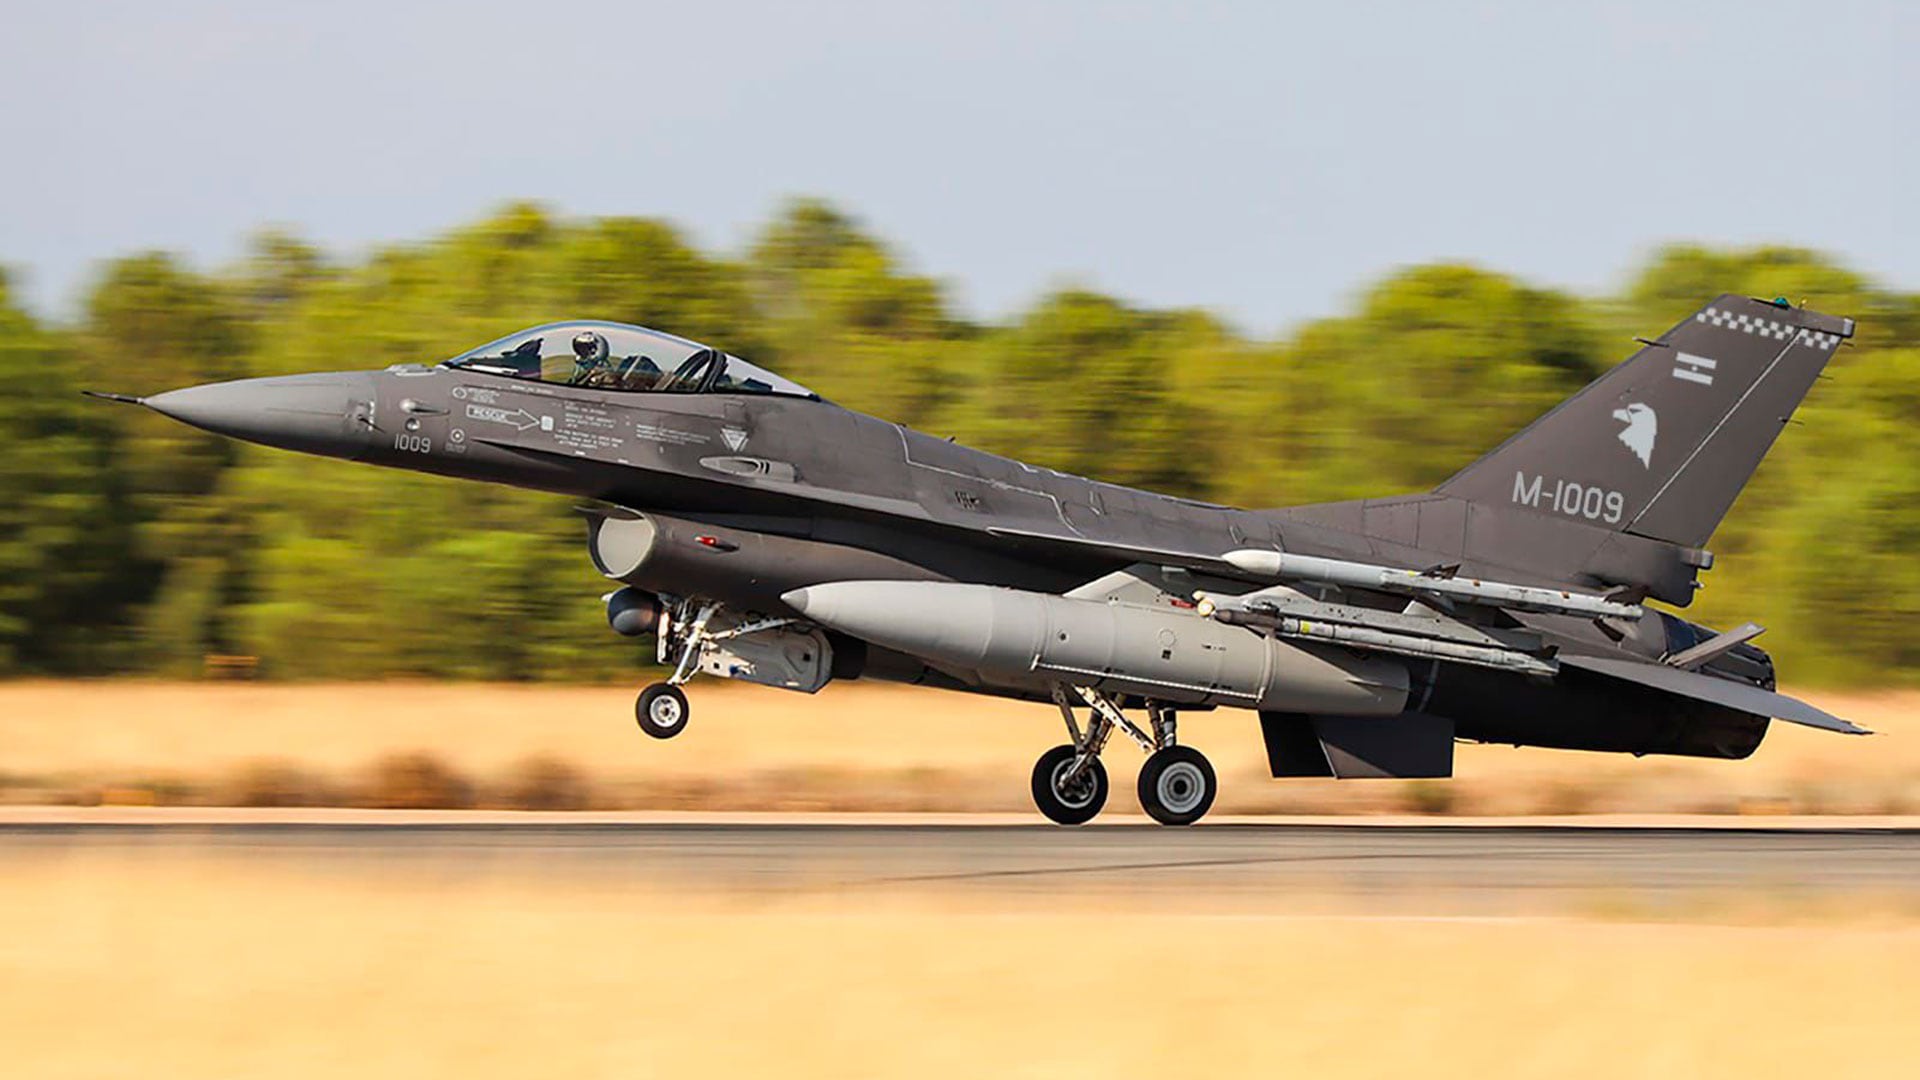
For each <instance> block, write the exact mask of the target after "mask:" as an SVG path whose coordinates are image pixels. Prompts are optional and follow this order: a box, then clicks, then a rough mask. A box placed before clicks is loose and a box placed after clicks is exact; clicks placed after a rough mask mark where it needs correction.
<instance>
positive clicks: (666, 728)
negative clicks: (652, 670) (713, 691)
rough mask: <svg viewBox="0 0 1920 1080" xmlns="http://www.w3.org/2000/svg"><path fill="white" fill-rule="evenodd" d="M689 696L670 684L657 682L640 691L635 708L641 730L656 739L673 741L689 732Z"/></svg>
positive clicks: (634, 712) (634, 713)
mask: <svg viewBox="0 0 1920 1080" xmlns="http://www.w3.org/2000/svg"><path fill="white" fill-rule="evenodd" d="M690 712H691V710H690V709H688V708H687V695H685V694H683V693H681V692H680V688H679V687H677V686H673V685H671V684H669V683H663V682H657V683H654V684H653V685H652V686H649V687H647V688H646V689H645V690H642V691H640V700H639V702H637V703H636V704H635V705H634V707H633V715H634V717H635V718H636V719H637V720H639V721H640V730H641V731H644V732H646V733H647V734H649V735H651V736H653V737H654V738H656V739H671V738H673V737H674V736H675V735H678V734H680V733H681V732H683V731H685V730H687V716H688V715H689V713H690Z"/></svg>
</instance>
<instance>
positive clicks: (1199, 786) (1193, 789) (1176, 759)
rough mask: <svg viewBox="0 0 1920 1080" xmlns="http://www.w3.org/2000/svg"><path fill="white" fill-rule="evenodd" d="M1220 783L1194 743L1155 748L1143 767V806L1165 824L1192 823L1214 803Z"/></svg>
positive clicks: (1141, 774) (1149, 815)
mask: <svg viewBox="0 0 1920 1080" xmlns="http://www.w3.org/2000/svg"><path fill="white" fill-rule="evenodd" d="M1219 790H1220V785H1219V782H1218V781H1217V780H1215V779H1214V776H1213V766H1212V765H1211V764H1209V763H1208V762H1207V758H1206V755H1205V754H1202V753H1201V752H1200V751H1198V750H1195V749H1194V748H1193V747H1191V746H1169V747H1167V748H1166V749H1164V750H1155V751H1154V752H1153V753H1152V754H1151V755H1149V756H1148V757H1147V762H1146V764H1144V765H1142V766H1140V805H1141V806H1142V807H1144V808H1145V809H1146V811H1147V816H1148V817H1150V818H1152V819H1153V820H1155V821H1157V822H1159V823H1160V824H1162V825H1191V824H1193V823H1194V822H1196V821H1199V820H1200V818H1201V817H1202V816H1204V815H1205V814H1206V812H1207V811H1208V810H1209V809H1210V808H1211V807H1212V806H1213V796H1214V794H1215V793H1216V792H1218V791H1219Z"/></svg>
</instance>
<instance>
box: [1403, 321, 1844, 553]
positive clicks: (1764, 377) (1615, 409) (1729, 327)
mask: <svg viewBox="0 0 1920 1080" xmlns="http://www.w3.org/2000/svg"><path fill="white" fill-rule="evenodd" d="M1852 336H1853V320H1852V319H1842V318H1835V317H1834V316H1831V315H1822V314H1819V313H1817V312H1813V311H1807V310H1804V309H1801V308H1792V307H1788V306H1786V304H1785V302H1784V301H1775V302H1772V303H1769V302H1767V301H1764V300H1754V299H1750V298H1748V297H1744V296H1737V295H1733V294H1728V295H1726V296H1722V297H1720V298H1719V299H1717V300H1715V301H1713V302H1712V303H1710V304H1708V305H1707V306H1706V307H1704V308H1702V309H1701V310H1699V311H1698V312H1695V313H1694V314H1693V315H1691V316H1689V317H1688V318H1687V319H1686V320H1685V321H1684V322H1681V323H1680V324H1679V325H1677V326H1675V327H1674V328H1673V329H1671V330H1668V331H1667V332H1666V333H1664V334H1662V335H1660V337H1658V338H1656V339H1654V340H1652V341H1646V340H1645V339H1642V341H1643V344H1644V345H1645V347H1644V348H1642V349H1641V350H1640V351H1639V352H1637V353H1635V354H1633V356H1631V357H1629V358H1628V359H1627V360H1626V362H1624V363H1622V364H1620V365H1619V366H1617V367H1615V368H1613V369H1612V370H1611V371H1608V372H1607V373H1606V374H1604V375H1602V376H1600V378H1598V379H1596V380H1594V381H1593V382H1592V383H1590V384H1588V386H1587V387H1586V388H1585V389H1583V390H1581V391H1580V392H1579V393H1577V394H1575V395H1573V396H1572V397H1570V398H1568V399H1567V400H1566V401H1564V402H1562V403H1561V404H1560V405H1559V406H1558V407H1556V408H1555V409H1554V410H1553V411H1551V412H1549V413H1547V414H1546V415H1545V416H1542V417H1541V418H1540V419H1538V420H1536V421H1534V422H1533V423H1532V424H1531V425H1529V426H1528V427H1527V428H1526V429H1525V430H1523V431H1521V432H1520V433H1519V434H1517V435H1515V436H1513V437H1512V438H1510V439H1508V440H1507V441H1506V442H1504V443H1502V444H1500V445H1499V446H1498V447H1496V448H1495V449H1494V450H1493V451H1492V452H1491V453H1489V454H1487V455H1486V456H1485V457H1483V458H1481V459H1480V460H1478V461H1476V462H1474V463H1473V464H1471V465H1469V466H1467V467H1466V468H1465V469H1462V470H1461V471H1460V472H1458V473H1456V474H1455V475H1454V476H1453V477H1452V478H1451V479H1449V480H1447V481H1446V482H1445V483H1443V484H1441V485H1440V486H1439V487H1438V488H1436V489H1435V491H1436V492H1437V493H1439V494H1442V495H1450V496H1453V497H1455V498H1460V499H1466V500H1468V501H1471V502H1476V503H1483V504H1489V505H1498V506H1518V507H1520V508H1523V509H1526V510H1532V511H1537V512H1539V513H1543V514H1553V515H1558V516H1562V517H1567V518H1572V519H1574V520H1577V521H1582V522H1585V523H1588V524H1591V525H1596V526H1600V527H1602V528H1611V529H1616V530H1619V531H1621V532H1628V533H1632V534H1634V535H1636V536H1642V537H1646V538H1648V539H1652V540H1661V541H1665V542H1667V543H1671V544H1677V545H1680V546H1681V547H1687V548H1697V547H1702V546H1704V545H1705V544H1706V542H1707V538H1708V537H1709V536H1711V535H1712V534H1713V530H1714V529H1715V528H1716V527H1718V526H1719V524H1720V519H1721V518H1723V517H1725V516H1726V513H1727V509H1728V508H1729V507H1731V506H1732V505H1733V501H1734V499H1735V498H1736V497H1737V496H1738V495H1739V494H1740V489H1741V488H1743V487H1745V486H1746V483H1747V480H1748V479H1749V478H1750V477H1752V476H1753V471H1754V469H1755V468H1756V467H1758V466H1759V464H1760V459H1761V458H1762V457H1764V456H1766V453H1767V450H1768V449H1769V448H1770V447H1772V446H1773V440H1774V439H1775V438H1777V437H1778V436H1779V434H1780V429H1781V428H1782V427H1783V426H1785V424H1786V423H1787V421H1788V419H1789V418H1790V417H1792V415H1793V411H1794V409H1795V408H1797V407H1798V406H1799V404H1800V401H1801V399H1802V398H1804V397H1805V396H1806V394H1807V391H1808V389H1809V388H1811V387H1812V386H1813V381H1814V379H1815V378H1817V377H1818V376H1819V374H1820V370H1821V369H1822V368H1824V367H1825V366H1826V364H1827V360H1828V358H1829V357H1831V356H1832V355H1833V352H1834V350H1835V349H1836V348H1838V347H1839V345H1840V343H1841V342H1842V341H1844V340H1846V339H1847V338H1850V337H1852Z"/></svg>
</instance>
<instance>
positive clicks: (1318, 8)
mask: <svg viewBox="0 0 1920 1080" xmlns="http://www.w3.org/2000/svg"><path fill="white" fill-rule="evenodd" d="M4 13H5V19H4V24H5V32H4V33H0V148H4V152H5V153H6V156H7V158H8V159H9V160H8V162H7V164H6V165H5V167H4V168H0V265H4V266H5V267H6V268H7V271H8V273H9V275H10V277H11V278H12V280H13V281H14V284H15V290H16V293H17V294H24V299H25V301H26V302H27V303H28V304H29V305H30V306H31V307H32V308H33V309H34V310H35V311H36V312H38V313H40V314H42V315H46V316H49V317H56V318H67V317H71V316H72V315H73V313H74V312H75V311H77V310H78V309H79V308H80V306H81V304H82V301H83V298H84V295H85V291H86V288H87V284H88V282H89V281H90V280H91V275H92V274H93V273H94V272H96V271H97V269H98V266H99V263H100V261H101V260H103V259H107V258H111V257H113V256H116V255H123V254H127V253H129V252H133V251H138V250H146V249H154V248H160V249H166V250H170V251H175V252H180V253H183V254H185V255H186V256H187V257H189V258H190V259H191V260H192V261H193V262H194V263H195V264H196V265H199V266H202V267H207V268H211V267H215V266H218V265H219V264H220V263H221V262H222V261H224V260H229V259H232V258H234V257H235V256H236V255H237V253H238V252H239V251H241V250H242V249H243V246H244V243H245V240H246V238H247V236H248V235H249V234H250V233H251V232H253V231H254V230H256V229H257V228H259V227H261V226H263V225H268V224H274V225H284V226H288V227H291V228H293V229H294V230H296V231H297V232H299V233H301V234H302V235H304V236H305V237H307V238H308V239H310V240H312V241H314V242H316V243H319V244H320V245H322V246H323V247H325V248H326V249H328V250H329V251H330V252H332V253H334V254H336V255H337V256H339V257H341V258H354V257H358V256H361V255H364V254H365V253H366V252H367V251H368V250H370V249H371V248H372V247H373V246H376V245H379V244H384V243H391V242H395V241H417V240H423V239H426V238H428V237H430V236H432V235H433V234H435V233H437V232H439V231H442V230H445V229H447V228H449V227H452V226H455V225H458V224H460V223H462V222H466V221H470V220H472V219H474V218H476V217H478V216H480V215H482V214H484V213H486V212H488V211H489V210H491V209H493V208H495V207H497V206H499V205H500V204H502V203H503V202H506V201H508V200H512V199H523V198H530V199H536V200H539V201H541V202H544V203H546V204H548V205H549V206H551V207H552V208H553V209H555V210H556V211H557V212H560V213H562V214H565V215H570V216H591V215H603V214H621V215H641V216H657V217H664V218H667V219H670V220H672V221H674V222H675V223H677V224H679V225H681V226H682V227H683V228H685V229H686V230H687V231H688V233H689V235H690V237H691V238H692V239H693V240H695V241H696V242H697V243H699V244H700V245H702V246H703V247H706V248H709V249H713V250H719V251H728V252H734V251H740V250H742V249H744V247H745V246H746V245H747V244H748V243H749V242H750V241H751V238H752V236H753V234H754V231H755V229H756V228H757V227H758V226H759V225H761V224H762V223H764V222H765V221H766V220H767V218H768V217H769V216H770V215H771V214H772V213H773V212H774V211H775V209H776V207H777V206H778V205H779V203H780V201H781V200H782V199H783V198H786V197H789V196H793V195H817V196H822V197H825V198H828V199H830V200H833V201H835V202H836V203H837V204H839V205H840V206H841V207H842V208H843V209H846V210H848V211H851V212H852V213H854V214H855V215H856V216H857V217H859V218H860V219H861V220H862V221H864V222H865V223H866V225H867V226H868V227H869V228H871V229H872V230H874V231H875V232H876V233H878V234H879V235H881V236H882V237H883V238H885V239H886V240H887V241H888V242H889V243H891V244H892V245H893V246H894V248H895V250H896V251H897V252H898V253H899V254H900V255H901V256H902V257H903V258H904V259H905V260H906V262H907V263H908V265H909V266H910V267H911V268H912V269H913V270H915V271H917V272H920V273H926V274H931V275H933V276H935V277H938V278H940V279H941V280H942V281H943V282H945V283H946V284H947V286H948V288H949V291H950V295H951V296H952V297H953V298H954V299H955V300H956V301H957V302H958V304H959V305H960V306H961V308H962V310H964V311H966V312H968V313H970V314H972V315H974V316H976V317H982V318H998V317H1003V316H1005V315H1007V314H1009V313H1012V312H1016V311H1018V310H1019V309H1020V308H1021V307H1022V306H1024V305H1026V304H1027V303H1030V302H1031V301H1032V300H1034V299H1035V298H1036V297H1038V296H1039V295H1041V294H1043V293H1044V292H1045V291H1046V290H1048V289H1050V288H1055V287H1059V286H1061V285H1065V284H1081V285H1089V286H1092V287H1096V288H1100V289H1103V290H1107V291H1110V292H1114V293H1117V294H1118V295H1120V296H1123V297H1125V298H1127V299H1128V300H1130V301H1133V302H1136V303H1140V304H1145V305H1152V306H1200V307H1206V308H1209V309H1212V310H1214V311H1216V312H1218V313H1220V314H1222V315H1224V316H1225V317H1227V318H1229V319H1231V320H1232V321H1234V322H1235V323H1236V324H1237V325H1239V326H1240V327H1241V328H1243V329H1245V330H1248V331H1250V332H1255V333H1270V332H1276V331H1279V330H1281V329H1283V328H1285V327H1288V326H1291V325H1295V324H1297V323H1298V322H1300V321H1301V320H1304V319H1308V318H1313V317H1317V316H1320V315H1326V314H1334V313H1337V312H1339V311H1341V310H1343V309H1345V308H1346V307H1347V306H1349V305H1351V303H1352V302H1353V301H1354V299H1355V297H1356V295H1357V294H1358V292H1359V291H1360V290H1361V289H1363V288H1364V287H1365V286H1366V285H1367V284H1368V283H1369V282H1371V281H1373V280H1376V279H1377V278H1378V277H1379V276H1381V275H1382V274H1384V273H1386V272H1388V271H1389V270H1390V269H1391V268H1393V267H1395V266H1398V265H1403V264H1408V263H1417V262H1427V261H1434V260H1465V261H1470V262H1473V263H1477V264H1480V265H1483V266H1487V267H1490V268H1494V269H1498V270H1502V271H1506V272H1509V273H1513V274H1517V275H1519V276H1521V277H1524V278H1526V279H1528V280H1530V281H1533V282H1535V283H1539V284H1545V285H1551V286H1556V287H1560V288H1565V289H1570V290H1573V291H1576V292H1603V291H1606V290H1609V289H1613V288H1617V287H1618V286H1619V285H1620V284H1621V283H1622V282H1623V281H1624V280H1625V279H1626V277H1627V276H1628V275H1629V274H1630V273H1631V272H1632V270H1633V269H1634V267H1635V266H1636V265H1637V264H1638V263H1639V261H1640V260H1642V259H1644V258H1645V257H1646V256H1647V255H1648V253H1650V252H1651V251H1652V250H1653V249H1654V248H1656V247H1657V246H1658V245H1660V244H1662V243H1665V242H1669V241H1675V240H1692V241H1700V242H1705V243H1710V244H1748V243H1758V242H1775V241H1777V242H1786V243H1792V244H1798V245H1803V246H1808V247H1813V248H1816V249H1819V250H1822V251H1824V252H1827V253H1829V254H1830V255H1832V256H1834V257H1836V258H1839V259H1841V260H1843V261H1844V262H1846V263H1847V264H1849V265H1851V266H1853V267H1855V268H1856V269H1859V270H1862V271H1864V272H1866V273H1867V274H1869V275H1870V276H1871V277H1873V278H1875V279H1877V280H1879V281H1881V282H1882V283H1884V284H1888V285H1891V286H1894V287H1900V288H1907V289H1916V288H1920V198H1916V193H1915V192H1916V185H1915V177H1916V176H1920V139H1915V138H1914V137H1913V136H1914V131H1915V127H1916V119H1917V118H1916V106H1920V62H1916V61H1917V59H1920V5H1912V4H1906V3H1897V2H1873V0H1833V2H1830V3H1827V4H1809V3H1805V2H1804V0H1801V2H1794V3H1776V2H1760V0H1741V2H1737V3H1678V2H1675V0H1627V2H1618V3H1601V2H1590V3H1578V4H1576V3H1548V2H1540V0H1536V2H1532V3H1512V4H1485V3H1481V4H1467V3H1458V4H1449V3H1398V4H1395V3H1367V2H1343V3H1326V2H1324V0H1323V2H1320V3H1313V4H1303V5H1294V4H1283V3H1272V2H1268V3H1244V4H1225V3H1200V2H1192V0H1189V2H1183V3H1173V4H1139V3H1126V2H1108V3H1098V4H1092V3H1064V2H1063V3H1049V2H1044V0H1028V2H1025V3H1000V2H997V0H971V2H968V3H950V4H942V5H931V4H919V3H909V2H905V0H895V2H890V3H836V2H810V3H791V2H776V0H753V2H740V3H728V2H722V0H680V2H677V3H672V4H652V3H644V2H634V0H620V2H612V3H588V2H573V0H522V2H520V3H514V4H497V3H489V2H477V0H469V2H465V3H459V4H437V3H413V4H410V3H405V2H402V0H387V2H384V3H365V2H361V0H334V2H329V3H325V4H318V3H312V4H290V3H284V2H283V3H269V2H263V0H254V2H251V3H223V2H211V0H168V2H167V3H151V2H149V0H141V2H137V3H134V2H93V0H58V2H42V0H6V2H5V4H4ZM579 314H581V315H591V314H592V313H590V312H585V313H579Z"/></svg>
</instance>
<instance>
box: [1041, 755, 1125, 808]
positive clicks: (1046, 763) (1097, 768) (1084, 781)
mask: <svg viewBox="0 0 1920 1080" xmlns="http://www.w3.org/2000/svg"><path fill="white" fill-rule="evenodd" d="M1079 755H1080V751H1079V750H1077V749H1075V748H1074V747H1072V746H1056V747H1054V748H1053V749H1051V750H1049V751H1047V752H1046V753H1044V754H1041V755H1040V760H1039V761H1036V762H1034V764H1033V804H1034V805H1035V806H1038V807H1039V808H1040V812H1041V813H1042V814H1045V815H1046V816H1047V818H1048V819H1049V820H1051V821H1054V822H1057V823H1058V824H1061V825H1084V824H1086V823H1087V822H1089V821H1092V820H1093V816H1094V815H1095V814H1098V813H1099V812H1100V808H1101V807H1103V806H1105V805H1107V767H1106V766H1105V765H1102V764H1100V759H1099V758H1094V759H1093V760H1092V761H1090V762H1088V763H1087V767H1086V768H1085V769H1083V770H1082V771H1081V773H1080V775H1079V776H1077V777H1074V779H1073V783H1071V784H1069V785H1067V786H1065V787H1064V788H1063V787H1062V786H1061V784H1060V782H1059V781H1060V777H1061V775H1062V774H1063V773H1065V772H1066V771H1067V769H1068V767H1069V766H1071V765H1072V764H1073V759H1074V758H1076V757H1078V756H1079Z"/></svg>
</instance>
